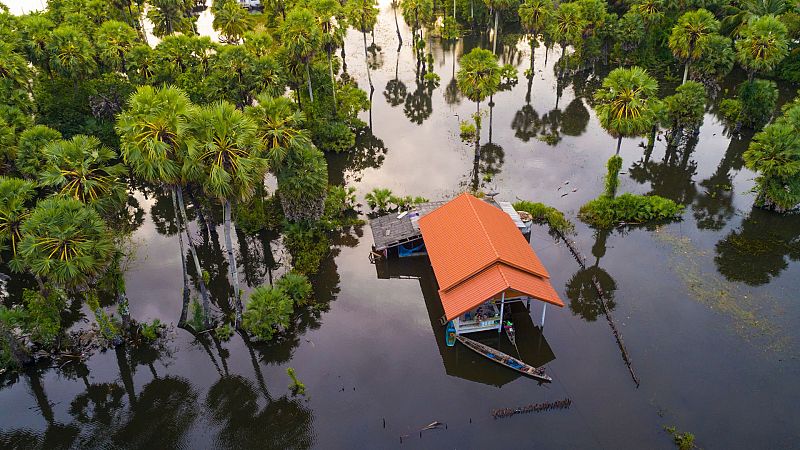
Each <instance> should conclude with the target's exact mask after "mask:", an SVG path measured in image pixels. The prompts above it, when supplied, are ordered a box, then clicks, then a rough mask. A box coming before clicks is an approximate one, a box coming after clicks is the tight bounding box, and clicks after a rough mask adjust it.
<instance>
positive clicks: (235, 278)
mask: <svg viewBox="0 0 800 450" xmlns="http://www.w3.org/2000/svg"><path fill="white" fill-rule="evenodd" d="M222 209H223V215H224V216H225V227H224V230H225V247H226V250H227V252H228V273H230V276H231V283H232V284H233V296H234V298H233V300H234V305H235V307H236V320H235V322H234V326H235V328H237V329H238V328H239V327H240V326H241V324H242V297H241V294H240V292H239V269H238V268H237V267H236V257H235V256H234V254H233V241H232V240H231V202H230V200H227V199H226V200H225V202H224V203H223V204H222Z"/></svg>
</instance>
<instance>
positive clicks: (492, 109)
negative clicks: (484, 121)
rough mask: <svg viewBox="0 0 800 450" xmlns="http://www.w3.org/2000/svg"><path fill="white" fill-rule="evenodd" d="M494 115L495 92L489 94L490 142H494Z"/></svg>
mask: <svg viewBox="0 0 800 450" xmlns="http://www.w3.org/2000/svg"><path fill="white" fill-rule="evenodd" d="M493 115H494V94H492V95H490V96H489V143H490V144H491V143H492V119H493Z"/></svg>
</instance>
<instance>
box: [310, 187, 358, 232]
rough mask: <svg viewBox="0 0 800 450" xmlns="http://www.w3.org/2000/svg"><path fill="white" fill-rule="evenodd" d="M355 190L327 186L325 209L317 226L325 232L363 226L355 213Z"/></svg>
mask: <svg viewBox="0 0 800 450" xmlns="http://www.w3.org/2000/svg"><path fill="white" fill-rule="evenodd" d="M355 192H356V190H355V188H353V187H347V188H346V187H344V186H328V196H327V197H325V209H324V212H323V213H322V217H321V218H320V220H319V223H318V225H319V226H320V227H322V228H324V229H326V230H329V231H333V230H339V229H342V228H344V227H349V226H354V225H360V224H363V223H364V221H363V220H361V219H359V218H358V213H357V211H356V205H357V204H356V194H355Z"/></svg>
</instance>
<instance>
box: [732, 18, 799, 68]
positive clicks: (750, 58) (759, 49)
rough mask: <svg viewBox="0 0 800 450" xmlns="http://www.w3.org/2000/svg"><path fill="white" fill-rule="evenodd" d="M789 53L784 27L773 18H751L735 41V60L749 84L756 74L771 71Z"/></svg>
mask: <svg viewBox="0 0 800 450" xmlns="http://www.w3.org/2000/svg"><path fill="white" fill-rule="evenodd" d="M788 51H789V41H788V39H787V36H786V25H784V24H783V23H782V22H781V21H780V20H778V19H777V18H775V16H763V17H758V18H753V19H752V20H750V22H749V23H748V24H747V25H746V26H745V27H744V28H743V29H742V31H741V38H740V39H738V40H737V41H736V59H738V60H739V64H741V65H742V67H744V69H745V70H746V71H747V78H748V80H749V81H750V82H752V81H753V77H754V76H755V74H756V72H770V71H772V70H773V69H774V68H775V67H776V66H777V65H778V64H779V63H780V62H781V61H783V58H785V57H786V55H787V53H788Z"/></svg>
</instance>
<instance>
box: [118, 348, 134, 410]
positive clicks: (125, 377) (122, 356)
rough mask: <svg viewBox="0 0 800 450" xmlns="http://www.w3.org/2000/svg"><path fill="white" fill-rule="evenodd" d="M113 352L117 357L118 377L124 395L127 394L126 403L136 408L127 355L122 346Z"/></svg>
mask: <svg viewBox="0 0 800 450" xmlns="http://www.w3.org/2000/svg"><path fill="white" fill-rule="evenodd" d="M114 352H115V353H116V355H117V367H119V377H120V378H121V379H122V385H123V386H124V387H125V393H126V394H128V403H130V405H131V407H133V406H136V391H135V390H134V384H133V376H132V374H131V366H130V364H129V363H128V355H127V354H126V353H125V348H124V347H123V346H122V345H120V346H119V347H117V348H116V349H114Z"/></svg>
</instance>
